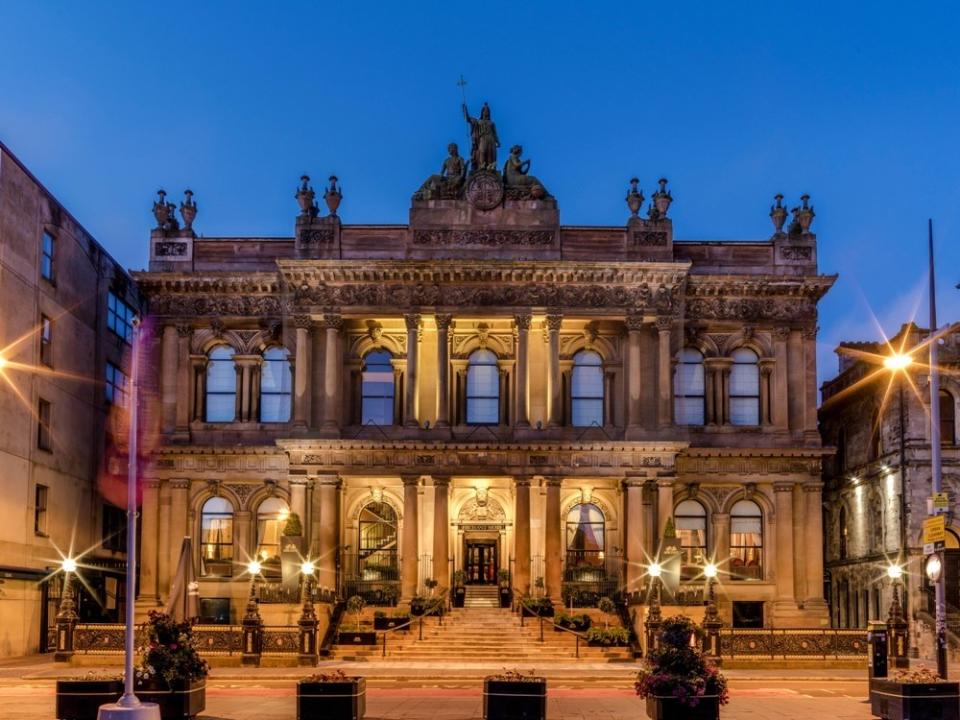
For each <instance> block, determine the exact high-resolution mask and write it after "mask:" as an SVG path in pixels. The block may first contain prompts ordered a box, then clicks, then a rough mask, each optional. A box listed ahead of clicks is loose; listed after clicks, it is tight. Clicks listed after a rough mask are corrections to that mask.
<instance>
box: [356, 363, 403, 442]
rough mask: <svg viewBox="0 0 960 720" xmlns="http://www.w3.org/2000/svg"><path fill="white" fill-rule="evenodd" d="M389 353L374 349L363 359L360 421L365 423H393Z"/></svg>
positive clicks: (392, 390) (391, 371) (392, 391)
mask: <svg viewBox="0 0 960 720" xmlns="http://www.w3.org/2000/svg"><path fill="white" fill-rule="evenodd" d="M391 357H392V356H391V355H390V353H388V352H387V351H386V350H374V351H373V352H369V353H367V354H366V356H365V357H364V359H363V374H362V375H361V390H360V394H361V395H362V402H361V406H362V407H361V413H360V421H361V422H362V423H363V424H364V425H366V424H368V423H376V424H377V425H393V423H394V418H393V399H394V378H395V375H394V372H393V365H392V364H391Z"/></svg>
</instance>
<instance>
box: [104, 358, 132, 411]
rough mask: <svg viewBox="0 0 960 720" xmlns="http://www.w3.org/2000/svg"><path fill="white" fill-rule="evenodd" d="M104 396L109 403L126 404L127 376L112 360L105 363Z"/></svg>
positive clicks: (122, 405)
mask: <svg viewBox="0 0 960 720" xmlns="http://www.w3.org/2000/svg"><path fill="white" fill-rule="evenodd" d="M105 382H106V384H105V387H104V396H105V397H106V399H107V402H108V403H110V404H111V405H119V406H120V407H126V406H127V376H126V374H125V373H124V372H123V370H121V369H120V368H118V367H117V366H116V365H114V364H113V363H112V362H108V363H107V371H106V380H105Z"/></svg>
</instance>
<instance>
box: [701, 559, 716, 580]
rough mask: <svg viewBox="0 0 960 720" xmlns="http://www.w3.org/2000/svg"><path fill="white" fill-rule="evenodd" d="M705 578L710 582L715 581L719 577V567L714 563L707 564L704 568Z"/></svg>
mask: <svg viewBox="0 0 960 720" xmlns="http://www.w3.org/2000/svg"><path fill="white" fill-rule="evenodd" d="M703 576H704V577H705V578H707V579H708V580H714V579H715V578H716V577H717V566H716V565H714V564H713V563H707V565H706V566H705V567H704V568H703Z"/></svg>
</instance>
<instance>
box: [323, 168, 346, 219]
mask: <svg viewBox="0 0 960 720" xmlns="http://www.w3.org/2000/svg"><path fill="white" fill-rule="evenodd" d="M323 199H324V200H325V201H326V203H327V209H328V210H329V211H330V214H331V215H333V216H336V214H337V208H338V207H340V201H341V200H342V199H343V192H342V191H341V190H340V187H339V186H338V185H337V176H336V175H331V176H330V187H328V188H327V190H326V192H324V193H323Z"/></svg>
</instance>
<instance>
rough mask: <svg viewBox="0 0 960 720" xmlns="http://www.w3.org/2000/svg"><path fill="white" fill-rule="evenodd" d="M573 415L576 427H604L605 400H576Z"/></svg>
mask: <svg viewBox="0 0 960 720" xmlns="http://www.w3.org/2000/svg"><path fill="white" fill-rule="evenodd" d="M572 414H573V425H574V427H590V426H592V425H603V400H584V399H580V398H574V400H573V407H572Z"/></svg>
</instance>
